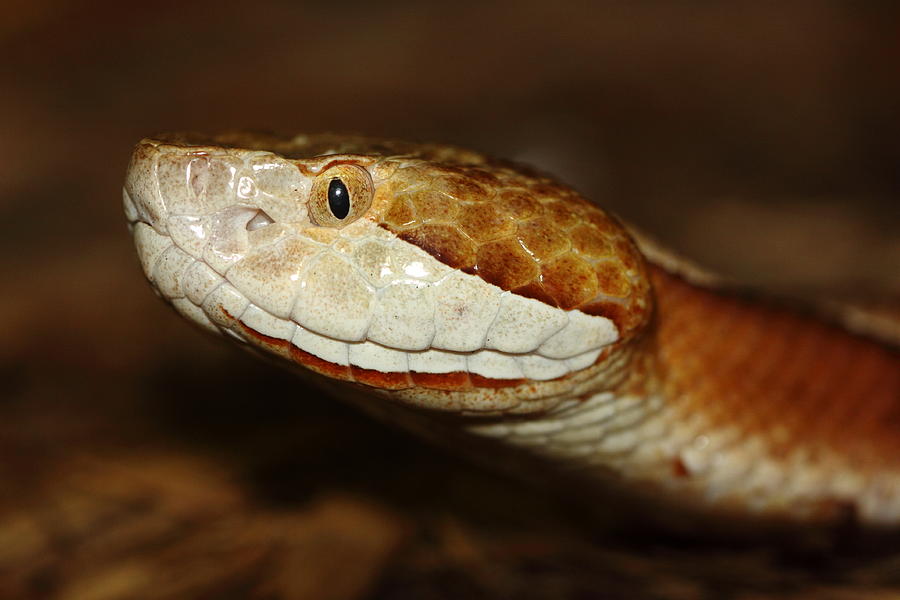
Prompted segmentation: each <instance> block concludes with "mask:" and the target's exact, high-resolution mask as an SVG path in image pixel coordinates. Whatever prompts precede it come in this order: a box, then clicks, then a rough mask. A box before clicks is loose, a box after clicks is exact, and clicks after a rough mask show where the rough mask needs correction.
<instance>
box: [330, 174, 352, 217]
mask: <svg viewBox="0 0 900 600" xmlns="http://www.w3.org/2000/svg"><path fill="white" fill-rule="evenodd" d="M328 208H329V209H331V214H333V215H334V216H335V217H336V218H338V219H343V218H345V217H346V216H347V215H348V214H350V194H349V193H348V192H347V186H346V185H344V182H343V181H341V180H340V179H338V178H334V179H332V180H331V181H330V182H329V183H328Z"/></svg>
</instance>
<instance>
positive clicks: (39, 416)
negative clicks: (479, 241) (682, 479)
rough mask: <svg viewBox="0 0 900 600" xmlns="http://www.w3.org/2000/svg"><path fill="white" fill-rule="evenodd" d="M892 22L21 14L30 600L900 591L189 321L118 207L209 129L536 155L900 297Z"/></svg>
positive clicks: (2, 447) (4, 104)
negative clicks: (603, 504)
mask: <svg viewBox="0 0 900 600" xmlns="http://www.w3.org/2000/svg"><path fill="white" fill-rule="evenodd" d="M898 25H900V9H898V8H897V7H896V5H895V4H894V3H890V2H849V1H847V2H838V1H833V2H832V1H821V2H814V1H806V2H804V1H798V2H749V1H739V2H730V3H708V2H688V1H679V2H663V1H659V2H635V3H629V2H608V3H607V2H597V3H588V2H585V3H567V2H546V1H542V2H535V1H532V0H527V1H523V2H517V3H483V2H467V1H457V2H430V3H429V2H389V3H371V2H356V1H352V0H345V1H344V2H340V3H332V4H329V3H322V2H320V3H304V2H272V1H264V2H258V3H247V2H232V1H230V0H225V1H221V2H215V3H210V2H203V3H199V2H198V3H190V2H170V1H166V0H158V1H156V2H152V3H121V2H100V1H96V2H90V1H89V2H64V1H53V0H37V1H33V2H31V3H28V4H22V3H18V4H15V5H14V4H12V3H10V4H9V5H8V6H5V7H3V11H2V17H0V45H2V46H0V47H2V58H0V125H2V128H0V165H2V178H0V232H2V235H0V252H2V256H3V260H2V261H0V281H2V282H3V286H2V293H0V374H2V377H0V456H2V460H0V597H2V598H67V599H78V600H84V599H118V598H245V597H253V598H335V599H354V598H569V597H573V598H592V597H651V598H719V597H733V598H748V599H749V598H760V597H770V596H772V595H776V594H777V595H783V596H786V597H816V598H857V597H872V598H876V597H877V598H886V597H895V595H900V554H897V555H892V554H890V553H888V555H887V556H884V555H880V556H879V557H878V558H877V559H869V558H867V559H865V560H863V559H861V558H860V557H859V556H858V554H857V553H856V552H855V551H852V552H848V551H842V552H838V551H834V550H831V549H828V550H823V551H822V552H821V553H820V554H815V553H814V555H813V556H810V555H808V554H804V555H803V556H802V557H800V558H797V557H795V556H792V555H790V553H786V552H785V551H784V550H783V549H780V548H778V547H763V548H759V547H745V546H743V545H736V546H734V547H727V548H723V547H722V546H713V547H709V546H705V545H703V544H697V545H691V544H687V545H685V544H684V543H682V542H679V543H674V542H671V541H666V540H663V539H657V538H654V537H653V536H649V537H646V536H645V537H630V538H629V537H628V536H627V535H622V534H616V535H613V534H612V533H609V534H608V535H607V534H605V533H604V532H603V531H597V530H593V529H588V528H585V527H584V526H583V525H582V523H581V522H580V521H579V519H578V518H577V517H574V516H572V514H571V511H569V510H568V509H567V508H566V506H565V505H564V504H563V503H561V502H560V501H559V500H558V499H555V498H553V497H552V494H550V493H546V491H536V490H533V489H530V488H527V487H524V486H522V485H520V484H518V483H516V482H512V481H508V480H506V479H505V478H503V477H500V476H497V475H495V474H493V473H491V472H487V471H483V470H481V469H479V468H478V467H475V466H471V465H469V464H467V463H464V462H463V461H460V460H458V459H456V458H454V457H452V456H449V455H447V454H446V453H443V452H440V451H437V450H434V449H432V448H430V447H428V446H427V445H425V444H422V443H420V442H419V441H417V440H415V439H412V438H409V437H407V436H406V435H405V434H402V433H399V432H396V431H394V430H391V429H389V428H387V427H384V426H381V425H380V424H377V423H373V422H371V421H369V420H368V419H366V418H364V417H362V416H360V415H358V414H357V413H356V412H354V411H352V410H350V409H348V408H345V407H343V406H341V405H339V404H337V403H335V402H332V401H330V400H329V399H327V398H323V397H321V395H320V394H319V393H317V392H315V391H313V390H309V389H306V388H305V387H303V385H302V384H300V383H299V382H297V381H295V380H294V379H293V378H292V377H290V376H289V375H284V374H282V373H280V372H279V371H277V370H275V369H274V368H271V367H269V366H267V365H263V364H259V363H257V362H255V361H253V360H249V359H248V357H245V356H243V355H241V354H239V353H237V352H234V351H232V350H231V349H229V348H223V347H220V346H219V345H218V343H217V342H216V341H215V340H211V339H207V338H205V337H203V336H202V335H201V334H199V333H198V332H196V331H195V330H193V329H192V328H190V327H188V326H186V325H185V324H184V323H182V322H180V320H179V318H178V317H176V316H175V314H174V313H173V312H171V311H169V310H168V309H167V308H166V307H165V306H163V305H162V303H160V302H159V301H157V300H156V298H155V297H154V296H153V294H152V293H151V292H150V290H149V288H148V286H147V285H146V284H145V283H144V281H143V278H142V276H141V274H140V269H139V267H138V265H137V261H136V259H135V256H134V253H133V250H132V248H131V242H130V240H129V238H128V235H127V233H126V231H125V226H124V221H123V218H122V215H121V209H120V205H119V203H120V194H121V192H120V186H121V180H122V175H123V171H124V168H125V165H126V161H127V159H128V155H129V152H130V149H131V146H132V145H133V144H134V143H135V142H136V141H137V140H138V139H140V138H141V137H143V136H145V135H149V134H152V133H155V132H160V131H165V130H177V129H192V130H199V131H218V130H222V129H235V128H251V129H266V130H280V131H322V130H331V131H346V132H363V133H367V134H371V135H384V136H390V137H398V138H410V139H416V140H435V141H445V142H453V143H457V144H461V145H464V146H470V147H473V148H475V149H479V150H483V151H488V152H490V153H494V154H497V155H501V156H506V157H511V158H515V159H519V160H523V161H527V162H531V163H534V164H536V165H538V166H540V167H541V168H543V169H545V170H548V171H551V172H554V173H556V174H557V175H559V176H560V177H561V178H562V179H564V180H566V181H568V182H570V183H572V184H573V185H575V186H576V187H578V188H579V189H580V190H582V191H583V192H585V193H586V194H587V195H588V196H589V197H591V198H593V199H595V200H596V201H597V202H598V203H600V204H602V205H603V206H605V207H607V208H610V209H612V210H613V211H615V212H617V213H618V214H620V215H621V216H623V217H625V218H626V219H629V220H631V221H634V222H635V223H637V224H639V225H641V226H643V227H644V228H645V229H647V230H649V231H651V232H653V233H655V234H656V235H657V236H658V237H660V238H661V239H663V240H665V241H666V242H668V243H669V244H670V245H672V246H674V247H676V248H679V249H680V250H682V251H683V252H685V253H687V254H689V255H691V256H693V257H695V258H698V259H700V260H702V261H703V262H705V263H706V264H708V265H710V266H712V267H715V268H717V269H719V270H721V271H723V272H725V273H728V274H730V275H733V276H735V277H738V278H741V279H743V280H745V281H748V282H750V283H753V284H756V285H765V286H768V287H774V288H776V289H778V290H788V291H791V292H801V293H806V294H816V295H818V294H820V293H822V290H825V289H826V288H831V289H837V290H839V292H840V293H845V294H848V293H849V294H851V295H870V294H885V295H895V294H898V293H900V236H898V231H900V209H898V206H900V177H898V172H900V171H898V165H900V77H898V73H900V71H898V65H900V27H898Z"/></svg>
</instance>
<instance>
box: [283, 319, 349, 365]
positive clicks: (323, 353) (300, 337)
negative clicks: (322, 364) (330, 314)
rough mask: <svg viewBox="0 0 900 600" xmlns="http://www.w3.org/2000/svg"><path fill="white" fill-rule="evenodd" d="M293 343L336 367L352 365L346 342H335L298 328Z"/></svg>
mask: <svg viewBox="0 0 900 600" xmlns="http://www.w3.org/2000/svg"><path fill="white" fill-rule="evenodd" d="M291 343H292V344H294V345H295V346H297V347H298V348H300V349H301V350H303V351H304V352H309V353H310V354H312V355H313V356H317V357H318V358H321V359H322V360H327V361H328V362H330V363H334V364H336V365H341V366H345V367H346V366H347V365H349V364H350V359H349V355H348V353H349V349H348V347H347V346H348V344H347V343H346V342H342V341H340V340H334V339H331V338H328V337H325V336H323V335H319V334H318V333H313V332H312V331H309V330H308V329H304V328H303V327H300V326H297V329H296V331H294V337H293V339H292V340H291Z"/></svg>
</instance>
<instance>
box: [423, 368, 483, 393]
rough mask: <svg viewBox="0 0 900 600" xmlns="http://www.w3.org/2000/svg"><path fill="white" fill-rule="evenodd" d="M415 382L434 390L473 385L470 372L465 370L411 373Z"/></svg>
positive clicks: (462, 388)
mask: <svg viewBox="0 0 900 600" xmlns="http://www.w3.org/2000/svg"><path fill="white" fill-rule="evenodd" d="M410 376H411V377H412V381H413V383H415V384H416V385H417V386H419V387H423V388H429V389H432V390H446V391H460V390H465V389H469V388H471V387H472V383H471V382H470V381H469V374H468V373H466V372H464V371H454V372H452V373H418V372H416V371H413V372H412V373H410Z"/></svg>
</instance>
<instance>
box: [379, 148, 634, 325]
mask: <svg viewBox="0 0 900 600" xmlns="http://www.w3.org/2000/svg"><path fill="white" fill-rule="evenodd" d="M485 164H486V165H488V166H489V167H491V168H492V169H493V172H490V173H489V172H488V171H487V170H485V168H484V165H485ZM383 185H386V186H389V187H388V188H386V189H389V190H390V194H391V195H390V196H389V197H388V201H387V203H386V205H385V207H384V208H383V209H382V212H381V215H380V216H379V215H374V218H375V219H376V221H377V222H379V224H380V225H381V227H383V228H385V229H387V230H389V231H392V232H394V233H395V234H396V235H397V236H398V237H400V238H401V239H403V240H405V241H407V242H409V243H411V244H414V245H416V246H418V247H419V248H421V249H422V250H424V251H425V252H428V253H429V254H431V255H432V256H434V257H435V258H437V259H438V260H440V261H441V262H443V263H444V264H446V265H449V266H450V267H453V268H455V269H459V270H461V271H464V272H466V273H471V274H474V275H477V276H479V277H481V278H482V279H484V280H485V281H487V282H488V283H491V284H493V285H496V286H498V287H500V288H501V289H504V290H508V291H511V292H513V293H515V294H518V295H521V296H525V297H528V298H534V299H536V300H538V301H540V302H544V303H546V304H549V305H551V306H554V307H559V308H562V309H565V310H574V309H583V310H585V311H587V312H589V313H590V314H592V315H597V316H604V317H608V318H610V319H612V320H613V321H614V322H615V324H616V326H617V327H618V328H619V331H620V335H621V337H622V338H628V337H630V336H631V335H632V334H633V333H634V332H635V331H636V330H638V329H639V328H640V327H641V326H642V325H643V324H644V323H645V322H646V320H647V315H648V314H649V313H650V310H651V306H650V293H649V285H648V283H647V281H646V277H645V266H644V262H643V258H642V257H641V255H640V253H639V252H638V251H637V249H636V248H635V246H634V243H633V242H632V240H631V239H630V238H629V237H628V234H627V233H625V231H624V229H623V228H622V227H621V226H620V225H619V224H618V223H617V222H616V221H615V219H613V218H612V217H610V216H609V215H607V214H606V213H604V212H603V211H602V210H600V209H599V208H597V207H596V206H594V205H592V204H591V203H589V202H587V201H586V200H585V199H584V198H582V197H581V196H579V195H578V194H577V193H576V192H574V191H573V190H571V189H570V188H567V187H566V186H563V185H561V184H559V183H556V182H554V181H553V180H551V179H548V178H546V177H540V176H536V175H535V174H534V173H532V172H530V171H528V170H527V169H516V170H514V169H511V168H509V167H508V166H506V165H501V164H496V163H491V162H489V161H487V160H486V159H484V158H483V157H479V158H478V160H477V161H476V164H465V163H464V162H462V161H457V162H456V163H455V164H450V165H447V164H436V163H434V162H429V161H427V160H422V161H419V162H416V161H412V162H410V163H408V164H407V165H406V166H404V167H403V168H400V169H397V170H396V171H395V172H394V173H393V175H392V176H390V177H389V179H388V181H387V182H386V183H385V184H383ZM611 300H615V302H612V301H611Z"/></svg>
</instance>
